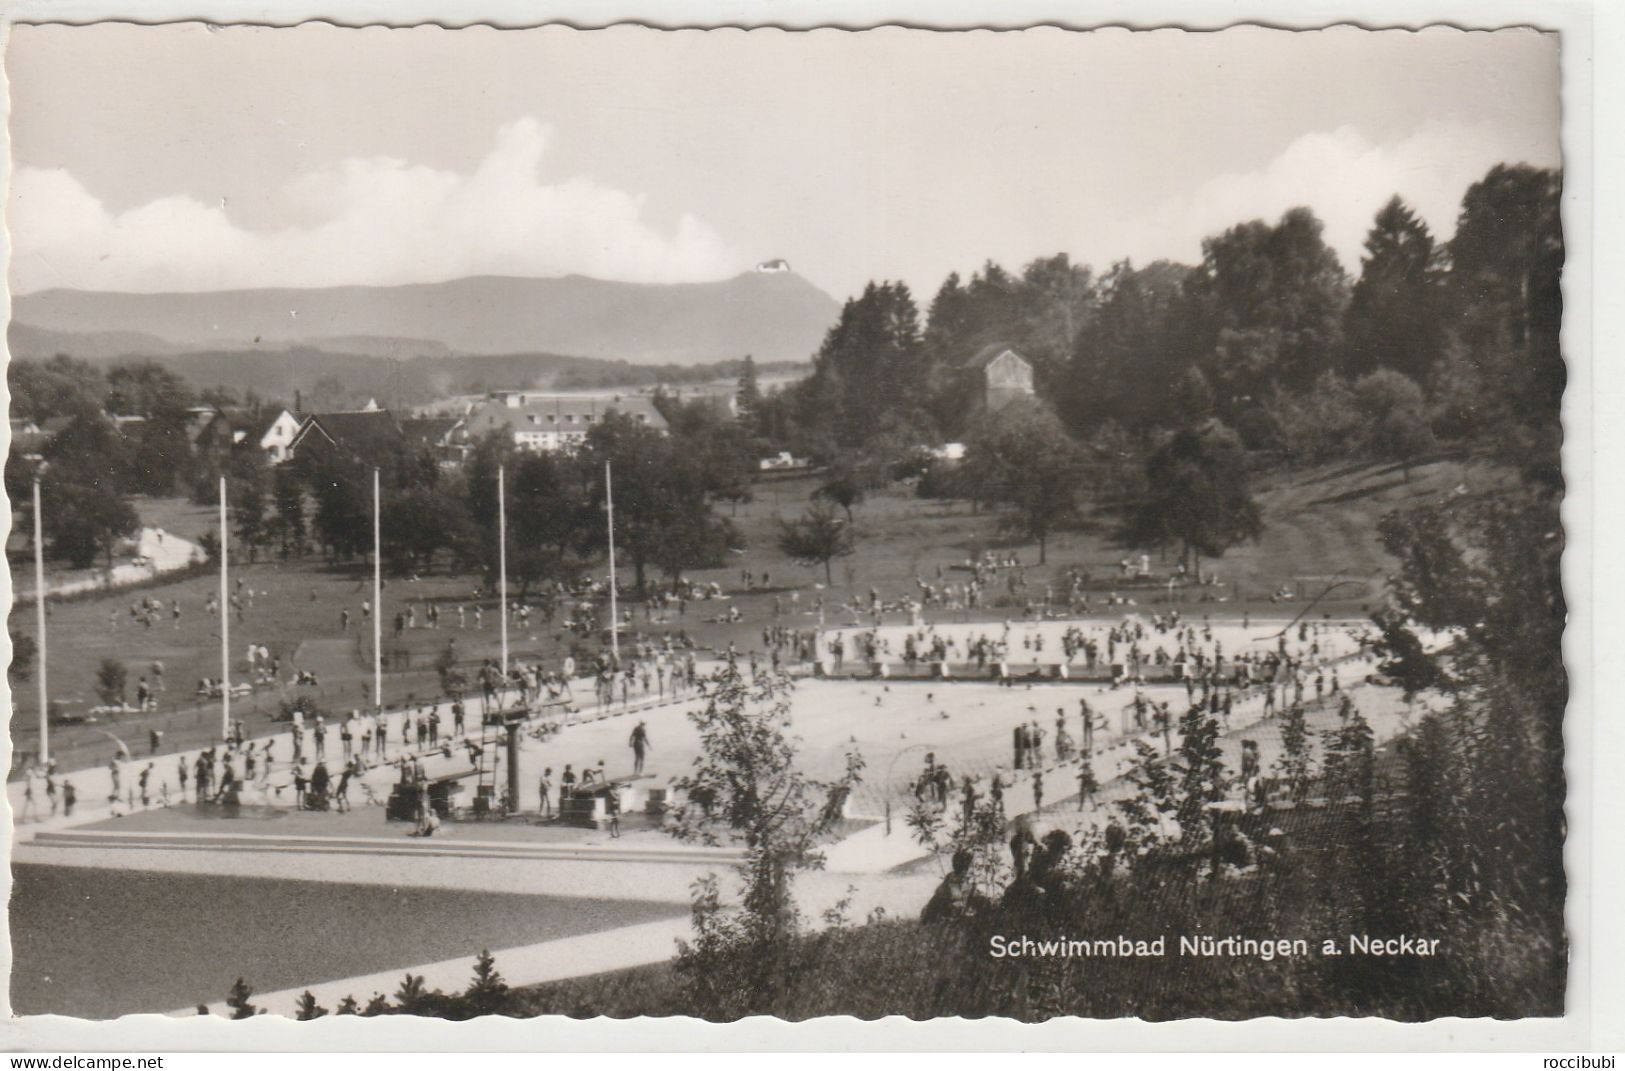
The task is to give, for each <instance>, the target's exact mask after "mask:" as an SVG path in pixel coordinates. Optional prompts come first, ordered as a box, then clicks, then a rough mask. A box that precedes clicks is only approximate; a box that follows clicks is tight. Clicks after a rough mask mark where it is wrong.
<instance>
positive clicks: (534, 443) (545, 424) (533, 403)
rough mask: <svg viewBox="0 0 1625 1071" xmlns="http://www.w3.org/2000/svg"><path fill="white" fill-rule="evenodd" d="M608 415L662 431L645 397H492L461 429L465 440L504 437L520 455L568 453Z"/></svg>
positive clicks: (513, 394)
mask: <svg viewBox="0 0 1625 1071" xmlns="http://www.w3.org/2000/svg"><path fill="white" fill-rule="evenodd" d="M610 413H622V414H624V415H626V416H628V417H630V418H631V419H632V420H634V421H636V422H637V423H639V424H642V425H644V426H646V427H651V428H654V429H656V430H657V431H662V432H663V431H666V430H668V429H667V425H666V418H665V417H663V416H661V415H660V410H658V409H656V408H655V405H654V402H653V401H651V400H650V399H649V398H647V397H643V396H639V395H607V396H606V395H594V394H542V393H537V392H533V391H495V392H493V393H492V394H491V396H490V397H489V398H487V399H486V400H485V401H483V402H480V403H478V404H476V405H475V406H474V407H473V408H471V409H470V410H469V411H468V415H467V416H466V417H464V429H465V431H466V434H467V435H468V437H469V438H470V439H471V440H478V439H481V438H483V437H485V436H486V435H489V434H490V433H491V432H493V431H505V432H507V433H508V434H511V435H512V436H513V442H514V445H515V446H517V447H519V448H520V449H522V450H533V451H537V452H543V451H550V450H570V449H574V448H575V447H577V446H579V445H580V444H581V443H582V442H583V441H585V439H586V438H587V432H589V431H591V430H592V428H593V425H594V424H598V423H601V422H602V421H603V419H604V418H605V417H606V416H607V415H609V414H610Z"/></svg>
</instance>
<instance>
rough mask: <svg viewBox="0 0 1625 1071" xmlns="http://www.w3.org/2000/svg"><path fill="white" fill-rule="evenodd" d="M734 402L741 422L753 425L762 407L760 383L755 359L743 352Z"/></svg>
mask: <svg viewBox="0 0 1625 1071" xmlns="http://www.w3.org/2000/svg"><path fill="white" fill-rule="evenodd" d="M734 404H735V406H736V407H737V408H738V410H739V421H740V423H742V424H746V425H749V426H755V423H756V418H757V415H758V413H759V411H760V410H761V407H762V385H761V383H760V381H759V380H758V379H757V376H756V359H755V358H754V357H752V356H751V355H750V354H748V353H747V354H745V361H744V366H743V367H742V368H741V369H740V371H739V385H738V387H737V388H736V389H735V391H734Z"/></svg>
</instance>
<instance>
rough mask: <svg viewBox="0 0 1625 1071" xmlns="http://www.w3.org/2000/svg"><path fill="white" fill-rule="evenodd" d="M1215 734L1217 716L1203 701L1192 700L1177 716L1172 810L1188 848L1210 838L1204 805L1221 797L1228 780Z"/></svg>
mask: <svg viewBox="0 0 1625 1071" xmlns="http://www.w3.org/2000/svg"><path fill="white" fill-rule="evenodd" d="M1219 736H1220V733H1219V723H1218V720H1217V719H1215V718H1214V717H1213V716H1212V715H1211V714H1208V713H1207V708H1206V706H1205V705H1204V704H1201V703H1193V704H1192V705H1191V706H1190V707H1189V708H1188V709H1187V710H1186V711H1185V713H1184V714H1183V715H1182V716H1181V717H1180V719H1179V758H1178V760H1177V761H1176V762H1175V763H1174V772H1175V776H1176V778H1177V781H1178V793H1179V806H1178V808H1177V809H1176V810H1175V812H1174V813H1175V816H1176V817H1177V818H1178V819H1179V831H1180V839H1181V840H1182V841H1183V842H1184V844H1185V845H1186V847H1188V848H1195V847H1200V846H1202V845H1204V844H1208V843H1210V842H1211V835H1212V829H1211V828H1210V823H1209V821H1208V807H1209V805H1210V804H1213V803H1217V802H1218V801H1220V800H1222V799H1224V795H1225V789H1226V786H1227V784H1228V781H1227V779H1226V777H1225V772H1224V752H1223V751H1222V750H1221V749H1220V747H1219Z"/></svg>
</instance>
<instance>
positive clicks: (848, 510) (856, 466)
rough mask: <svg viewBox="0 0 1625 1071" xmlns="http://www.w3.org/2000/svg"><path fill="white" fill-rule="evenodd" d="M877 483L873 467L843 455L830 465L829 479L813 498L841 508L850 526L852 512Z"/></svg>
mask: <svg viewBox="0 0 1625 1071" xmlns="http://www.w3.org/2000/svg"><path fill="white" fill-rule="evenodd" d="M875 482H876V481H875V478H874V474H873V472H872V471H871V467H870V466H869V465H867V464H865V462H864V461H863V459H861V458H859V457H857V456H856V455H854V454H852V453H843V454H842V455H841V456H840V457H838V458H837V459H836V460H835V462H834V463H833V464H831V465H830V467H829V475H828V478H827V479H825V480H824V482H823V483H821V484H819V485H818V487H817V488H816V489H815V490H814V491H813V493H812V497H813V498H814V499H815V500H816V499H822V500H823V501H825V502H829V503H831V504H833V505H836V506H839V507H840V508H841V510H842V512H844V513H845V514H846V523H847V524H848V525H850V524H851V523H852V510H853V509H854V508H855V507H856V506H857V505H858V504H859V503H861V502H862V501H863V500H864V498H865V497H866V496H867V495H868V493H869V490H870V488H871V487H872V486H874V483H875Z"/></svg>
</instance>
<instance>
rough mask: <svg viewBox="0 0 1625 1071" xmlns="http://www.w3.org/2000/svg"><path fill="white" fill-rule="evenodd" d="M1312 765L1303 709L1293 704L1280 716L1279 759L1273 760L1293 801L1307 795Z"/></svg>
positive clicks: (1307, 728)
mask: <svg viewBox="0 0 1625 1071" xmlns="http://www.w3.org/2000/svg"><path fill="white" fill-rule="evenodd" d="M1312 763H1313V759H1312V757H1311V755H1310V746H1309V725H1308V722H1307V721H1306V720H1305V719H1304V716H1303V707H1301V706H1299V705H1298V704H1296V703H1294V704H1292V706H1290V707H1288V708H1287V711H1286V713H1285V714H1283V715H1281V757H1280V758H1278V759H1276V760H1275V769H1276V770H1277V771H1278V772H1279V773H1280V775H1281V777H1282V778H1283V779H1285V781H1286V783H1287V787H1288V789H1289V791H1290V792H1291V793H1292V798H1293V799H1294V800H1299V801H1301V800H1302V799H1303V798H1304V797H1305V796H1306V795H1308V794H1309V776H1310V767H1311V764H1312Z"/></svg>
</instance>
